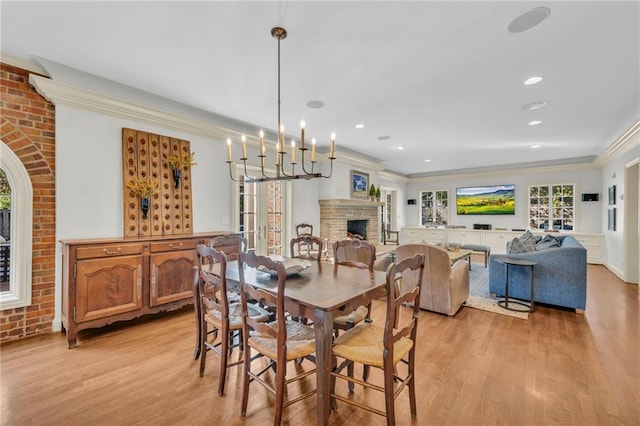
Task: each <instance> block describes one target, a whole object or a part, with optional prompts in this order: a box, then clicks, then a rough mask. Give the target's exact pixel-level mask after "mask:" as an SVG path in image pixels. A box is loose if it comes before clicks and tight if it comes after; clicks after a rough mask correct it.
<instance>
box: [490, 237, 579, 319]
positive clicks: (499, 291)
mask: <svg viewBox="0 0 640 426" xmlns="http://www.w3.org/2000/svg"><path fill="white" fill-rule="evenodd" d="M555 238H557V239H558V242H559V244H560V246H559V247H553V248H544V249H540V250H536V251H532V252H528V253H518V254H503V255H496V254H492V255H491V256H489V293H491V294H492V295H496V296H500V297H501V296H504V281H505V273H506V271H505V267H506V265H504V264H502V263H500V262H497V261H496V258H499V257H510V258H517V259H527V260H531V261H535V262H537V263H538V264H537V265H536V266H535V267H534V284H533V285H534V291H533V293H534V300H535V301H536V302H541V303H547V304H550V305H556V306H563V307H567V308H572V309H576V311H577V312H583V311H584V309H585V307H586V303H587V251H586V249H585V248H584V247H583V246H582V245H581V244H580V243H579V242H578V241H577V240H576V239H575V238H574V237H572V236H570V235H559V236H556V237H555ZM529 269H530V268H523V267H513V266H511V267H509V297H514V298H517V299H524V300H529V299H530V294H529V289H530V284H529Z"/></svg>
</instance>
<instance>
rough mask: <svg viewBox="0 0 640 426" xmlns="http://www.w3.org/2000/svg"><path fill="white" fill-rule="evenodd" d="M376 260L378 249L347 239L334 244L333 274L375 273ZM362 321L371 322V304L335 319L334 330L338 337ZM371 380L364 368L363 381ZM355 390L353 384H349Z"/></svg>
mask: <svg viewBox="0 0 640 426" xmlns="http://www.w3.org/2000/svg"><path fill="white" fill-rule="evenodd" d="M375 259H376V247H375V246H374V245H372V244H369V243H368V242H366V241H364V240H359V239H347V240H340V241H335V242H334V243H333V273H334V274H337V273H338V269H339V268H340V267H351V268H359V269H368V270H369V271H371V272H373V265H374V262H375ZM362 321H367V322H369V321H371V302H369V304H368V305H366V306H358V307H357V308H356V309H355V310H354V311H352V312H350V313H349V314H348V315H340V316H338V317H336V318H334V319H333V329H334V330H335V336H336V337H338V333H339V330H349V329H350V328H353V327H354V326H355V325H356V324H358V323H360V322H362ZM349 374H350V375H351V376H352V377H353V365H351V366H349ZM368 378H369V367H367V366H366V365H365V366H364V369H363V372H362V379H363V380H367V379H368ZM349 389H350V390H353V383H349Z"/></svg>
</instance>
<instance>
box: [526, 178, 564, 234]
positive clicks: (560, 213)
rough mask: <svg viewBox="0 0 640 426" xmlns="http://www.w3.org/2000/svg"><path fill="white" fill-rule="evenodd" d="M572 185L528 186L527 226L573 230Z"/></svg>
mask: <svg viewBox="0 0 640 426" xmlns="http://www.w3.org/2000/svg"><path fill="white" fill-rule="evenodd" d="M574 205H575V197H574V185H573V184H562V185H532V186H529V228H531V229H556V230H573V226H574V225H573V224H574V214H575V213H574V212H575V210H574Z"/></svg>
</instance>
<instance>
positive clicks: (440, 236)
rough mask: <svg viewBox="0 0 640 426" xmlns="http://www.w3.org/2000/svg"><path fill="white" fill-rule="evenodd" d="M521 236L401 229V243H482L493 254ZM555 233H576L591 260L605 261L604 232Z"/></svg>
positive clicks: (593, 261) (598, 262)
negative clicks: (603, 254) (603, 256)
mask: <svg viewBox="0 0 640 426" xmlns="http://www.w3.org/2000/svg"><path fill="white" fill-rule="evenodd" d="M533 234H534V235H545V233H544V232H537V231H534V232H533ZM520 235H522V231H506V230H497V229H496V230H480V229H462V228H421V227H404V228H402V229H401V230H400V244H415V243H430V244H437V243H440V242H442V241H445V240H446V241H447V242H449V243H458V244H482V245H485V246H488V247H489V248H490V250H491V254H505V253H506V251H507V243H508V242H509V241H511V240H512V239H514V238H515V237H518V236H520ZM552 235H572V236H574V237H575V238H576V240H578V242H580V244H582V245H583V246H584V248H585V249H586V250H587V262H588V263H596V264H602V263H604V260H603V259H602V253H603V249H602V247H603V236H602V234H589V233H581V232H561V233H559V234H552Z"/></svg>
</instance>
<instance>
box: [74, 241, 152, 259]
mask: <svg viewBox="0 0 640 426" xmlns="http://www.w3.org/2000/svg"><path fill="white" fill-rule="evenodd" d="M134 254H142V244H140V243H132V244H118V243H115V244H104V245H99V246H85V247H77V248H76V258H77V259H78V260H82V259H95V258H99V257H109V256H128V255H134Z"/></svg>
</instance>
